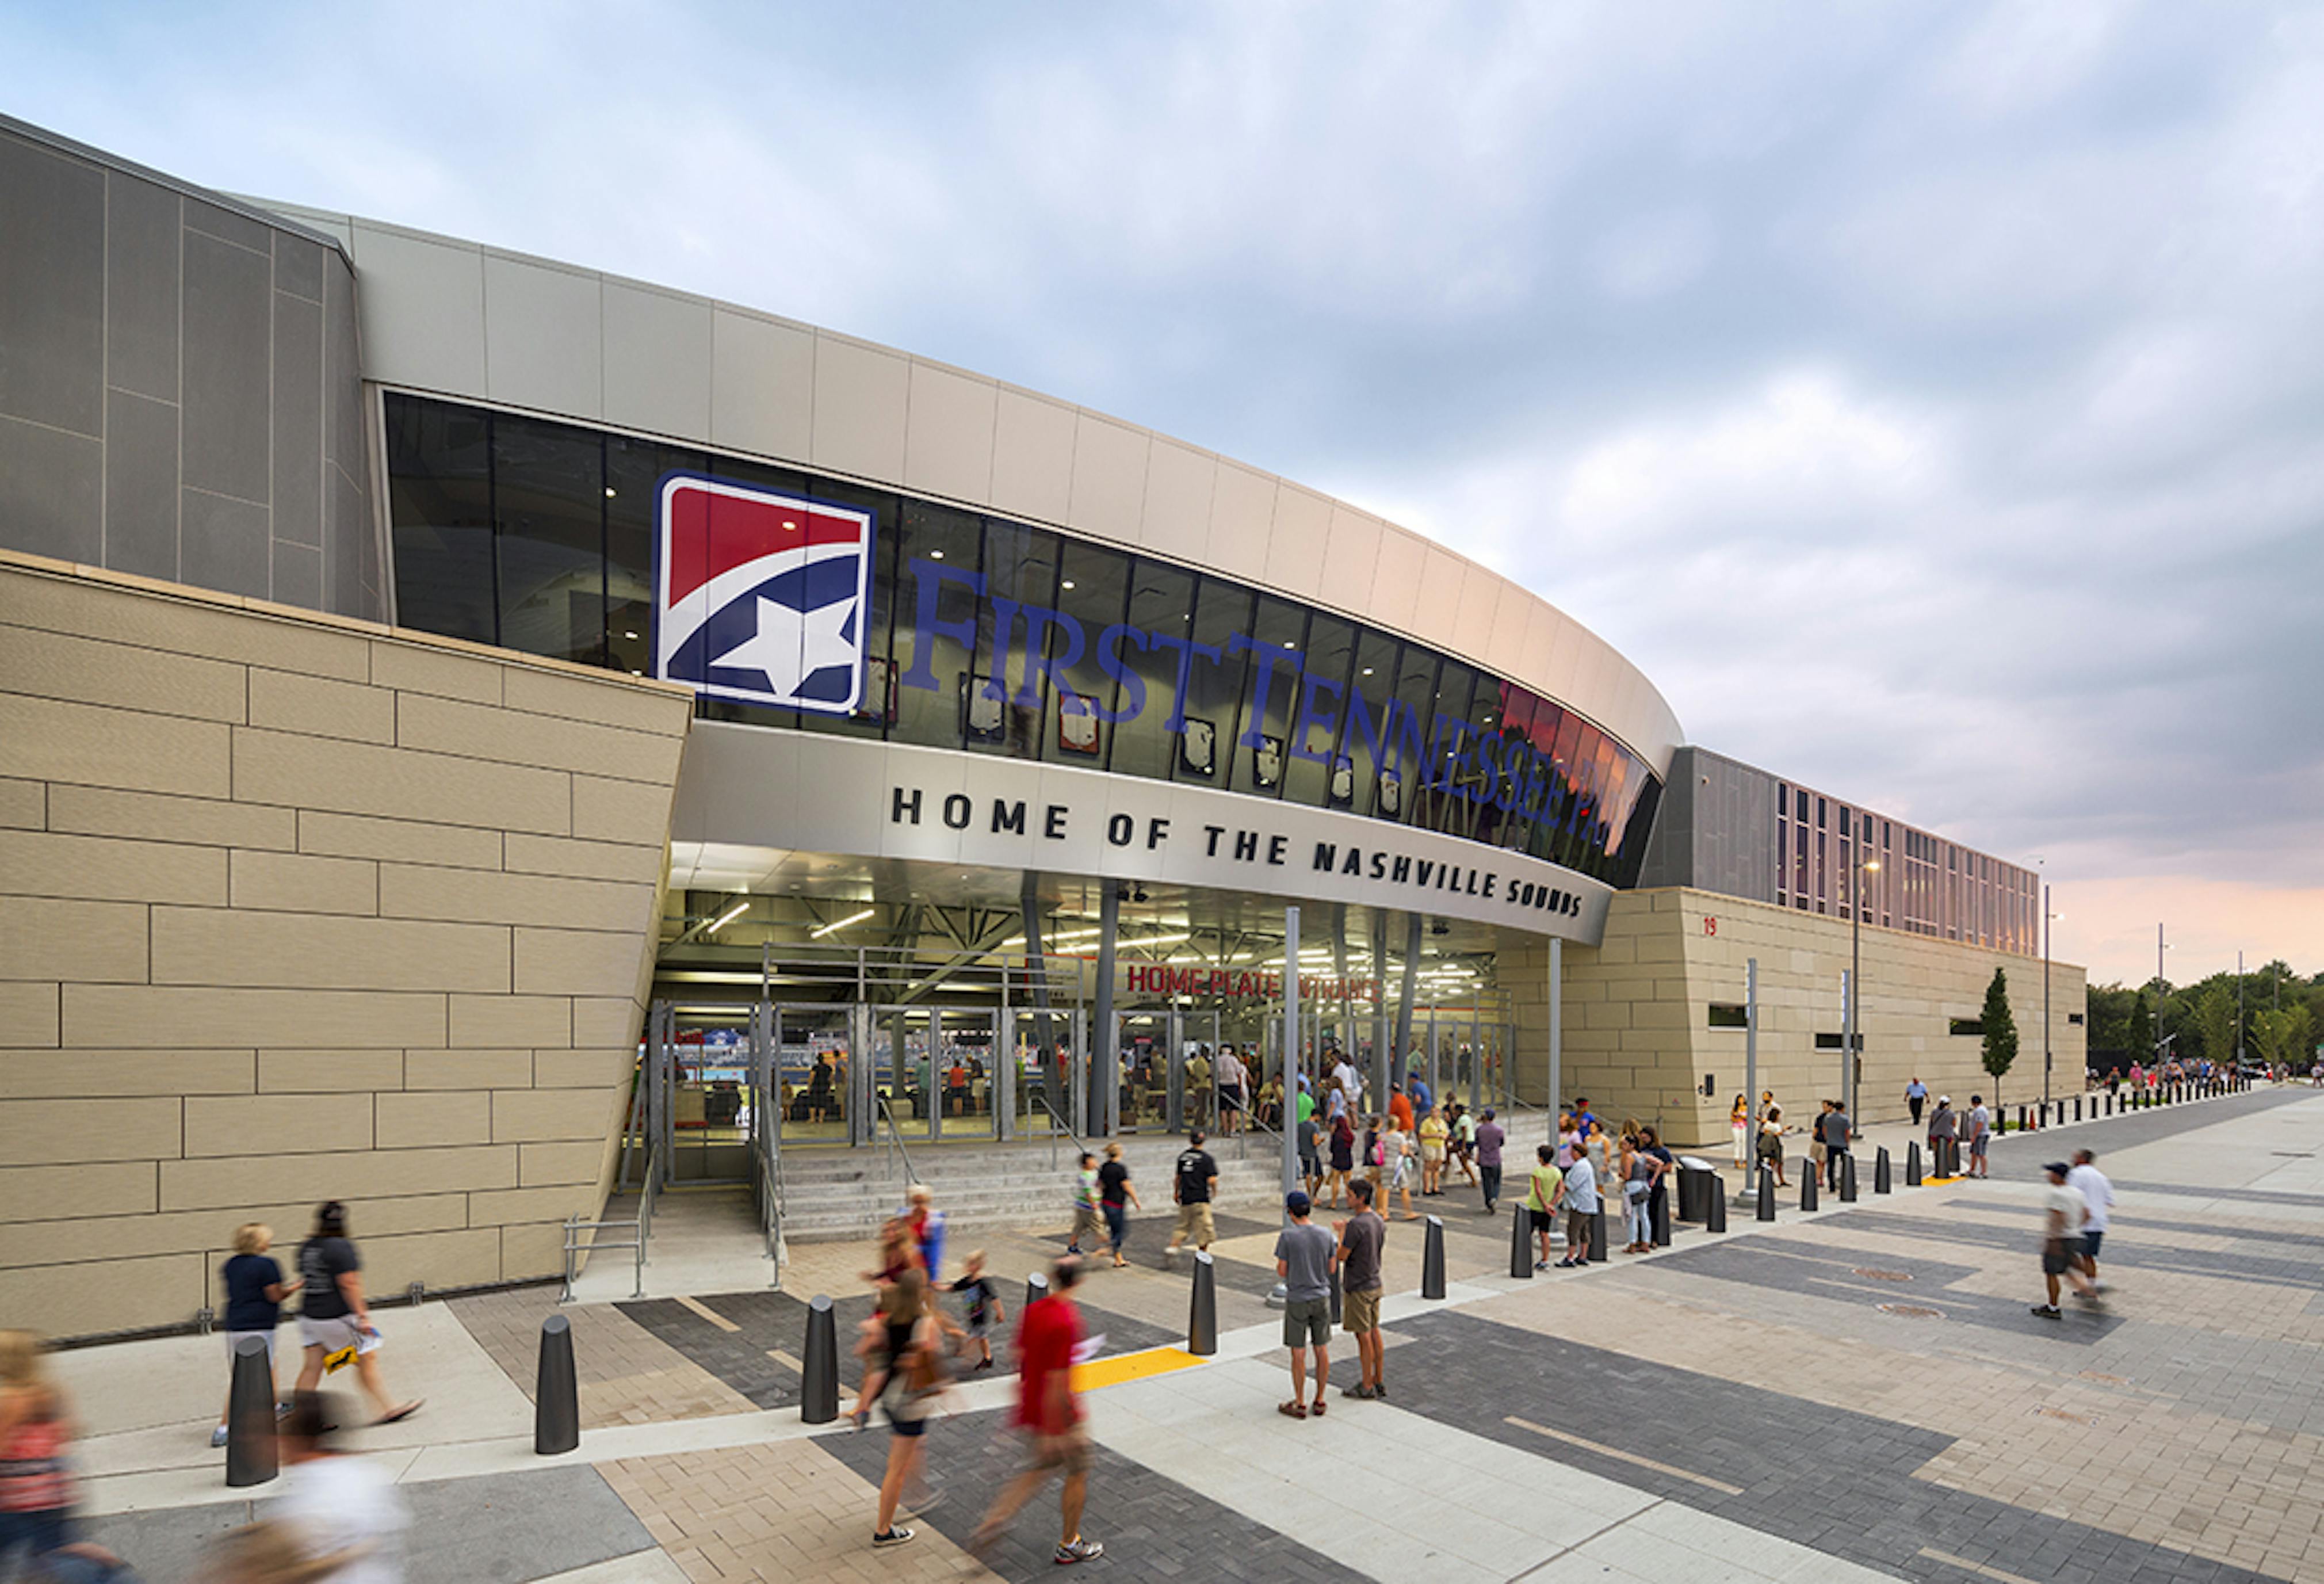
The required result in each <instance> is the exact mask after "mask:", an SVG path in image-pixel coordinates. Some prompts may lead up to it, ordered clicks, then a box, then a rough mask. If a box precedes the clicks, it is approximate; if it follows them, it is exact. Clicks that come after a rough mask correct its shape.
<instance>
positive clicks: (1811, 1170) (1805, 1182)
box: [1800, 1161, 1816, 1210]
mask: <svg viewBox="0 0 2324 1584" xmlns="http://www.w3.org/2000/svg"><path fill="white" fill-rule="evenodd" d="M1815 1208H1816V1173H1815V1163H1814V1162H1812V1161H1811V1162H1809V1163H1808V1169H1807V1170H1806V1171H1805V1172H1801V1173H1800V1209H1802V1210H1812V1209H1815Z"/></svg>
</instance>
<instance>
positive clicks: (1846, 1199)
mask: <svg viewBox="0 0 2324 1584" xmlns="http://www.w3.org/2000/svg"><path fill="white" fill-rule="evenodd" d="M1855 1202H1856V1152H1855V1151H1854V1150H1850V1151H1849V1152H1848V1153H1846V1154H1843V1155H1842V1156H1840V1203H1842V1204H1844V1205H1852V1204H1854V1203H1855Z"/></svg>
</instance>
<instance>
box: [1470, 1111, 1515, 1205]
mask: <svg viewBox="0 0 2324 1584" xmlns="http://www.w3.org/2000/svg"><path fill="white" fill-rule="evenodd" d="M1507 1137H1508V1135H1506V1134H1505V1133H1503V1132H1502V1130H1501V1125H1500V1124H1499V1122H1497V1121H1495V1120H1494V1119H1493V1108H1492V1107H1490V1106H1488V1107H1485V1116H1484V1120H1483V1121H1481V1122H1480V1123H1478V1124H1477V1171H1478V1172H1479V1173H1480V1175H1481V1177H1482V1179H1483V1181H1482V1185H1481V1187H1482V1191H1483V1193H1484V1196H1485V1214H1487V1215H1491V1214H1492V1213H1493V1212H1494V1210H1495V1209H1496V1208H1497V1207H1498V1206H1499V1203H1500V1199H1501V1144H1502V1142H1503V1140H1504V1139H1506V1138H1507Z"/></svg>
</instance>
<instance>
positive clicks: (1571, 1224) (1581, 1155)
mask: <svg viewBox="0 0 2324 1584" xmlns="http://www.w3.org/2000/svg"><path fill="white" fill-rule="evenodd" d="M1564 1187H1565V1257H1564V1258H1563V1259H1562V1260H1560V1261H1558V1262H1557V1264H1558V1268H1559V1269H1561V1270H1563V1269H1565V1268H1567V1267H1569V1266H1571V1267H1572V1268H1573V1269H1576V1270H1579V1269H1580V1268H1581V1267H1582V1266H1583V1265H1585V1264H1589V1263H1590V1234H1591V1227H1592V1226H1593V1224H1594V1220H1595V1218H1596V1216H1597V1214H1598V1204H1599V1200H1598V1171H1597V1168H1596V1167H1594V1166H1592V1165H1591V1163H1590V1152H1589V1151H1587V1150H1576V1151H1574V1152H1573V1164H1572V1165H1571V1166H1568V1167H1567V1168H1566V1169H1565V1184H1564Z"/></svg>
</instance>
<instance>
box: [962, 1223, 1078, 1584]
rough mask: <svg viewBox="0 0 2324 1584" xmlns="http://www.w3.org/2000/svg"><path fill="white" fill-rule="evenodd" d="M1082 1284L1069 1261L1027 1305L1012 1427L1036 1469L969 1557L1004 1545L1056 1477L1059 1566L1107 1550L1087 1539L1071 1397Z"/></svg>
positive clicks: (979, 1532)
mask: <svg viewBox="0 0 2324 1584" xmlns="http://www.w3.org/2000/svg"><path fill="white" fill-rule="evenodd" d="M1081 1276H1082V1262H1081V1261H1079V1260H1077V1259H1074V1258H1072V1257H1071V1256H1068V1257H1066V1258H1065V1259H1061V1260H1059V1261H1058V1262H1057V1263H1056V1265H1054V1266H1053V1267H1051V1269H1050V1272H1049V1295H1048V1296H1047V1298H1043V1299H1040V1300H1038V1301H1035V1302H1033V1303H1030V1304H1028V1305H1027V1306H1026V1309H1025V1313H1024V1315H1023V1317H1022V1318H1021V1319H1020V1320H1019V1321H1018V1322H1017V1357H1018V1359H1019V1367H1020V1369H1021V1372H1022V1373H1021V1374H1020V1375H1019V1380H1018V1391H1017V1412H1016V1414H1015V1416H1014V1417H1013V1418H1012V1419H1011V1420H1010V1423H1011V1424H1013V1425H1015V1426H1016V1427H1017V1428H1018V1429H1019V1430H1020V1431H1023V1432H1024V1433H1025V1434H1026V1436H1027V1437H1028V1439H1029V1440H1030V1441H1031V1445H1032V1462H1031V1464H1030V1466H1028V1468H1026V1469H1025V1470H1024V1472H1022V1473H1021V1474H1019V1475H1018V1476H1017V1477H1016V1478H1014V1479H1012V1480H1010V1482H1009V1484H1008V1486H1007V1487H1004V1488H1003V1489H1002V1491H1001V1496H1000V1499H999V1500H998V1501H995V1502H994V1503H993V1504H992V1510H991V1512H989V1513H987V1514H986V1515H984V1522H982V1524H978V1525H977V1526H976V1533H974V1534H973V1535H971V1536H970V1537H969V1542H968V1549H969V1551H970V1552H971V1553H972V1554H973V1555H975V1556H978V1557H980V1558H981V1557H982V1556H983V1555H984V1553H985V1552H988V1551H990V1550H991V1548H992V1545H993V1543H994V1542H996V1541H998V1540H999V1539H1000V1538H1001V1531H1002V1530H1004V1529H1006V1528H1007V1527H1008V1526H1009V1521H1010V1519H1011V1518H1014V1517H1015V1516H1016V1515H1017V1511H1018V1509H1019V1508H1020V1507H1022V1506H1023V1505H1025V1504H1026V1503H1027V1502H1028V1501H1029V1500H1031V1499H1032V1496H1033V1493H1034V1492H1035V1491H1037V1490H1038V1489H1040V1488H1041V1486H1042V1485H1043V1483H1044V1482H1046V1481H1047V1478H1048V1477H1049V1471H1050V1470H1051V1469H1053V1468H1054V1469H1057V1470H1059V1471H1061V1472H1062V1473H1063V1474H1064V1475H1065V1496H1064V1501H1063V1504H1062V1505H1063V1510H1064V1520H1065V1522H1064V1529H1063V1532H1062V1537H1061V1538H1060V1539H1059V1540H1058V1542H1057V1550H1056V1556H1055V1558H1054V1560H1055V1561H1057V1562H1060V1563H1065V1562H1085V1561H1089V1560H1090V1559H1091V1558H1093V1557H1096V1556H1102V1555H1103V1554H1104V1552H1105V1547H1104V1546H1102V1545H1101V1544H1100V1543H1098V1542H1096V1541H1094V1540H1084V1539H1083V1538H1082V1529H1081V1524H1082V1501H1083V1498H1084V1497H1085V1496H1087V1495H1088V1494H1089V1432H1088V1431H1087V1430H1086V1429H1085V1428H1084V1426H1083V1423H1082V1409H1081V1403H1080V1402H1079V1401H1078V1400H1077V1399H1076V1398H1075V1397H1074V1348H1077V1347H1079V1346H1080V1344H1081V1339H1082V1316H1081V1311H1080V1309H1079V1308H1077V1307H1076V1306H1075V1305H1074V1298H1073V1291H1074V1283H1076V1282H1078V1281H1080V1280H1081Z"/></svg>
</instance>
